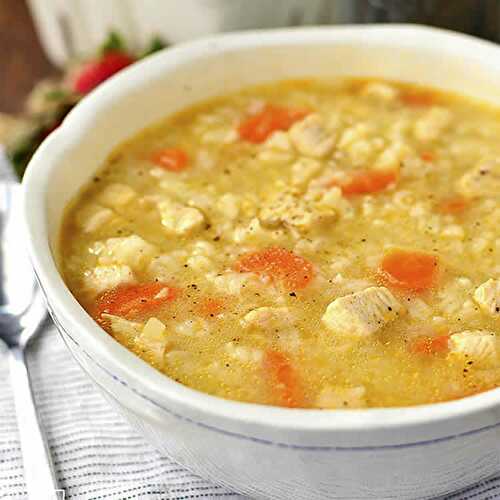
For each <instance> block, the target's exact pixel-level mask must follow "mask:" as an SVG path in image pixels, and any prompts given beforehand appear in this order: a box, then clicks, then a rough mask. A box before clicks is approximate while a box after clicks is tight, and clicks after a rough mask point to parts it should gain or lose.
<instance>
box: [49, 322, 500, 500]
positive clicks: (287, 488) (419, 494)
mask: <svg viewBox="0 0 500 500" xmlns="http://www.w3.org/2000/svg"><path fill="white" fill-rule="evenodd" d="M53 317H54V316H53ZM59 319H60V318H57V317H54V320H55V322H56V325H57V327H58V329H59V332H60V333H61V335H62V338H63V339H64V341H65V343H66V345H67V347H68V348H69V350H70V351H71V353H72V354H73V356H74V358H75V359H76V360H77V362H78V363H79V364H80V366H81V367H82V368H83V370H84V371H85V372H86V374H87V375H88V376H89V377H90V378H91V379H92V380H93V382H94V383H95V384H96V385H97V387H98V388H99V389H100V390H101V391H102V393H103V394H104V396H105V397H106V399H107V400H108V401H109V402H110V403H111V405H112V406H114V407H115V409H116V410H117V411H118V412H119V413H121V414H122V415H123V416H124V417H125V418H126V420H128V422H129V423H130V424H131V425H132V426H133V427H134V428H135V429H136V430H137V432H138V433H139V434H141V435H142V436H144V437H145V439H146V440H147V441H149V443H150V444H151V445H152V446H154V447H155V448H156V449H158V450H160V451H161V452H162V453H164V454H165V455H166V456H168V457H170V458H171V459H173V460H175V461H176V462H178V463H180V464H182V465H184V466H185V467H186V468H188V469H189V470H190V471H192V472H194V473H195V474H198V475H200V476H202V477H204V478H206V479H208V480H210V481H213V482H214V483H216V484H220V485H223V486H225V487H227V488H228V489H230V490H233V491H236V492H238V493H242V494H245V495H249V496H251V497H252V498H275V499H290V498H292V499H294V500H295V499H297V500H323V499H330V498H331V499H336V498H356V499H363V498H376V499H380V500H382V499H394V498H397V499H422V498H433V497H436V496H438V495H442V494H444V493H449V492H452V491H456V490H458V489H460V488H463V487H465V486H467V485H470V484H472V483H474V482H477V481H479V480H482V479H485V478H487V477H489V476H491V475H493V474H495V472H497V471H498V470H499V468H500V454H499V446H498V442H499V432H500V429H499V427H498V425H496V424H495V423H492V424H491V425H487V426H485V427H483V428H480V429H476V430H475V431H473V432H464V433H462V434H459V435H455V436H449V435H447V431H446V429H445V428H443V429H442V433H443V435H444V437H443V438H437V439H431V440H425V441H420V442H412V443H407V444H403V445H387V446H363V445H362V444H361V445H355V444H354V440H353V446H350V447H346V446H324V447H323V446H307V445H303V446H302V445H296V444H289V443H286V442H283V441H281V440H280V439H279V437H278V436H277V437H276V441H271V440H267V439H259V438H256V437H255V436H253V435H252V434H250V432H249V431H248V430H247V429H246V427H245V425H244V424H243V423H242V425H241V430H240V431H239V432H226V431H224V430H223V429H219V428H216V427H212V426H210V425H206V424H205V423H204V422H203V421H196V420H194V419H191V418H187V417H185V416H184V415H179V414H177V413H176V412H174V411H171V410H170V409H169V408H167V407H162V406H160V405H159V404H158V403H157V402H155V401H152V400H150V399H149V398H148V397H147V396H146V395H144V394H142V393H141V392H140V391H137V390H135V389H134V388H133V387H132V386H131V385H129V383H127V381H125V380H123V379H122V378H120V377H119V376H117V375H116V374H115V373H113V371H112V370H110V369H108V368H106V367H105V366H104V365H102V364H101V363H100V361H99V359H96V358H95V357H94V356H93V355H92V354H91V353H89V352H87V351H86V350H85V349H84V348H83V347H82V346H81V345H79V344H78V342H76V341H75V339H74V337H73V335H72V330H73V329H74V326H72V325H66V326H64V325H63V324H62V323H61V321H60V320H59ZM442 425H443V427H445V426H446V423H444V424H442ZM394 433H395V434H396V435H397V434H398V433H400V434H401V436H400V438H401V439H403V440H404V439H405V435H404V431H402V430H398V429H394ZM324 439H325V442H328V441H329V436H328V435H327V433H325V436H324Z"/></svg>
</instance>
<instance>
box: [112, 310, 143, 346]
mask: <svg viewBox="0 0 500 500" xmlns="http://www.w3.org/2000/svg"><path fill="white" fill-rule="evenodd" d="M102 317H103V318H104V319H105V320H106V321H109V325H110V327H111V331H112V332H113V333H114V334H115V335H119V336H121V337H124V338H125V339H127V340H135V339H136V337H138V336H139V335H141V333H142V329H143V328H144V325H143V324H142V323H138V322H136V321H129V320H128V319H125V318H122V317H120V316H114V315H113V314H106V313H104V314H103V315H102Z"/></svg>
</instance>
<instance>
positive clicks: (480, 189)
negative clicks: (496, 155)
mask: <svg viewBox="0 0 500 500" xmlns="http://www.w3.org/2000/svg"><path fill="white" fill-rule="evenodd" d="M458 191H459V192H460V193H461V194H463V195H464V196H468V197H475V196H485V197H487V196H491V197H500V160H486V161H481V162H480V163H479V164H478V165H476V166H475V167H474V168H473V169H472V170H470V171H469V172H467V173H465V174H464V175H463V176H462V177H461V178H460V180H459V181H458Z"/></svg>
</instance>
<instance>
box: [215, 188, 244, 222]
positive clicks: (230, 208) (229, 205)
mask: <svg viewBox="0 0 500 500" xmlns="http://www.w3.org/2000/svg"><path fill="white" fill-rule="evenodd" d="M216 208H217V210H218V211H219V212H220V213H221V214H222V215H223V216H224V218H226V219H229V220H235V219H237V218H238V215H239V213H240V201H239V199H238V197H237V196H236V195H234V194H232V193H226V194H223V195H222V196H221V197H220V198H219V199H218V200H217V205H216Z"/></svg>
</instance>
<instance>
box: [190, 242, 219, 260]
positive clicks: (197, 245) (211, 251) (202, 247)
mask: <svg viewBox="0 0 500 500" xmlns="http://www.w3.org/2000/svg"><path fill="white" fill-rule="evenodd" d="M215 253H216V252H215V247H214V245H212V243H209V242H208V241H205V240H197V241H195V242H194V244H193V248H192V254H193V255H203V256H204V257H212V256H214V255H215Z"/></svg>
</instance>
